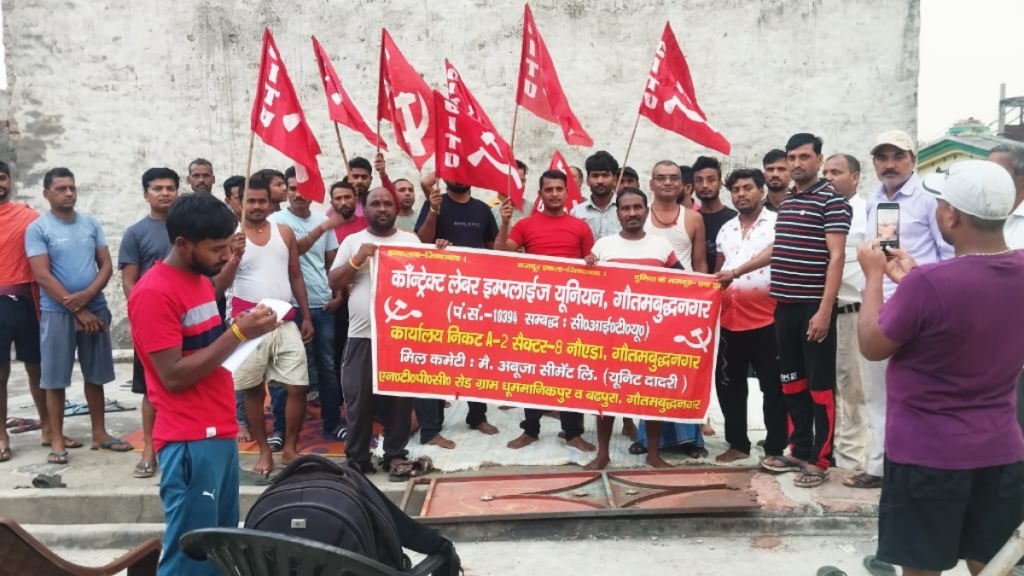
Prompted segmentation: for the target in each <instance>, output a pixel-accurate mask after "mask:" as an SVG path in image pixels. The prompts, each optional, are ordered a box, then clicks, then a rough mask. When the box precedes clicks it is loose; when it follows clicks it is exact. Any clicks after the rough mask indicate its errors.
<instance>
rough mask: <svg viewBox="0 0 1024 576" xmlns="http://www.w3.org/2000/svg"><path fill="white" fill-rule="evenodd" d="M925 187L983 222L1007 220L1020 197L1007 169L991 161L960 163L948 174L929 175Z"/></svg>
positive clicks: (951, 168)
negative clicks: (1017, 198) (1017, 197)
mask: <svg viewBox="0 0 1024 576" xmlns="http://www.w3.org/2000/svg"><path fill="white" fill-rule="evenodd" d="M922 184H923V185H924V188H925V190H927V191H929V192H931V193H932V194H935V195H936V196H938V197H939V198H941V199H943V200H945V201H946V202H948V203H949V205H950V206H952V207H953V208H956V209H957V210H959V211H961V212H963V213H964V214H970V215H971V216H975V217H977V218H981V219H982V220H1006V219H1007V218H1008V217H1009V216H1010V214H1011V213H1012V212H1013V203H1014V200H1015V199H1016V196H1017V189H1016V188H1015V187H1014V185H1013V178H1011V177H1010V173H1009V172H1007V171H1006V168H1003V167H1002V166H1000V165H999V164H996V163H995V162H989V161H988V160H966V161H964V162H958V163H956V164H953V165H952V166H951V167H950V168H949V170H948V171H946V172H936V173H935V174H929V175H927V176H925V178H924V180H923V181H922Z"/></svg>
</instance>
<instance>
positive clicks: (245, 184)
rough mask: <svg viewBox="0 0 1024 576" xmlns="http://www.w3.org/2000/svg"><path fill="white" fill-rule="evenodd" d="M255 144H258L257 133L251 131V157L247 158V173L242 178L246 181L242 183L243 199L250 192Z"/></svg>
mask: <svg viewBox="0 0 1024 576" xmlns="http://www.w3.org/2000/svg"><path fill="white" fill-rule="evenodd" d="M255 144H256V132H254V131H250V132H249V155H248V158H246V160H245V173H244V174H243V175H242V178H244V179H245V181H244V182H242V197H243V198H244V197H245V192H246V191H247V190H249V174H250V173H251V172H252V148H253V146H254V145H255ZM239 201H241V198H240V199H239Z"/></svg>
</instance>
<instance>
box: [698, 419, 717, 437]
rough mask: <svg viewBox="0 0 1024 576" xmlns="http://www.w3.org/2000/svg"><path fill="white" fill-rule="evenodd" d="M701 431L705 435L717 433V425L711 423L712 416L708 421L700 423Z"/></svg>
mask: <svg viewBox="0 0 1024 576" xmlns="http://www.w3.org/2000/svg"><path fill="white" fill-rule="evenodd" d="M700 433H701V434H703V435H705V436H714V435H715V434H717V432H715V427H714V426H712V425H711V418H708V420H707V422H705V423H703V424H701V425H700Z"/></svg>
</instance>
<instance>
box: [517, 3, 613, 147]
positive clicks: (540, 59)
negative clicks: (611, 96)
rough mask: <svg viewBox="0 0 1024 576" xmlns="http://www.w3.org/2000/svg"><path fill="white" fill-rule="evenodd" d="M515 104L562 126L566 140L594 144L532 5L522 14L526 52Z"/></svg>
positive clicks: (574, 143) (588, 144) (522, 62)
mask: <svg viewBox="0 0 1024 576" xmlns="http://www.w3.org/2000/svg"><path fill="white" fill-rule="evenodd" d="M516 104H517V105H519V106H522V107H523V108H526V109H527V110H529V111H530V112H533V113H534V114H536V115H537V116H539V117H540V118H542V119H544V120H547V121H548V122H554V123H556V124H558V125H559V126H561V127H562V134H564V135H565V141H566V142H567V143H569V144H572V145H575V146H593V145H594V141H593V140H592V139H591V138H590V135H589V134H587V132H586V130H584V129H583V125H582V124H580V121H579V120H578V119H577V118H576V115H575V114H573V112H572V108H570V107H569V100H567V99H566V97H565V92H564V91H563V90H562V84H561V83H560V82H559V81H558V72H556V71H555V64H554V62H552V61H551V55H550V54H548V48H547V46H546V45H545V44H544V39H543V38H541V37H540V32H539V31H538V30H537V24H536V23H535V22H534V21H533V12H532V11H530V5H529V4H527V5H526V12H525V15H524V16H523V54H522V57H521V58H520V61H519V88H518V90H517V92H516Z"/></svg>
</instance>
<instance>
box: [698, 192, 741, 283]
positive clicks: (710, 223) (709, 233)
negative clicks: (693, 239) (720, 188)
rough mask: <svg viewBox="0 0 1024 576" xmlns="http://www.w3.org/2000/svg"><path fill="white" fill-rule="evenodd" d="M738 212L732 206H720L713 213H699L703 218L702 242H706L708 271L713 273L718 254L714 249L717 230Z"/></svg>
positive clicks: (716, 240)
mask: <svg viewBox="0 0 1024 576" xmlns="http://www.w3.org/2000/svg"><path fill="white" fill-rule="evenodd" d="M737 214H739V212H737V211H735V210H733V209H732V208H722V209H721V210H719V211H718V212H715V213H714V214H705V213H704V212H701V213H700V215H701V217H702V218H704V242H705V244H707V255H708V273H710V274H713V273H714V272H715V264H717V260H718V254H717V251H716V249H715V247H716V245H717V242H718V231H719V230H721V229H722V226H725V223H726V222H728V221H729V220H732V219H733V218H735V217H736V215H737Z"/></svg>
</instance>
